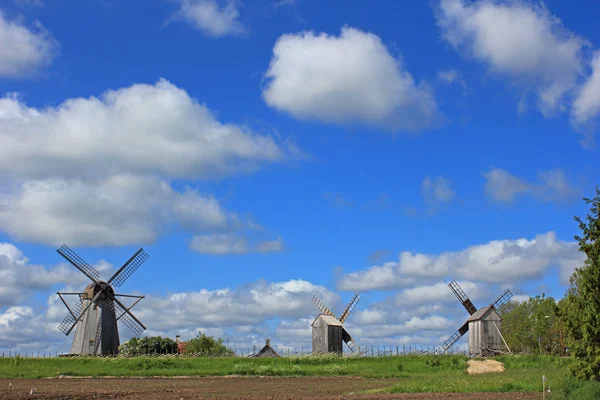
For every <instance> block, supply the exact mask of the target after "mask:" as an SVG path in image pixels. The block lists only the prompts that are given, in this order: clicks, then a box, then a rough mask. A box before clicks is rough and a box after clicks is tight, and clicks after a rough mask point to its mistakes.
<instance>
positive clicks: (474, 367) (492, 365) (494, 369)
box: [467, 360, 504, 375]
mask: <svg viewBox="0 0 600 400" xmlns="http://www.w3.org/2000/svg"><path fill="white" fill-rule="evenodd" d="M467 364H468V365H469V367H468V368H467V373H468V374H469V375H474V374H491V373H499V372H504V364H503V363H501V362H500V361H496V360H469V361H467Z"/></svg>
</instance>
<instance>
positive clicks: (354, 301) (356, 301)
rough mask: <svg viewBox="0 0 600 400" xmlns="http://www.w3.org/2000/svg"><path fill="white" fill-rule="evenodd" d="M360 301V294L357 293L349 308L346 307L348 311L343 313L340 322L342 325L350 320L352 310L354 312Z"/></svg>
mask: <svg viewBox="0 0 600 400" xmlns="http://www.w3.org/2000/svg"><path fill="white" fill-rule="evenodd" d="M359 300H360V296H359V295H358V293H355V294H354V297H353V298H352V300H350V304H348V307H346V309H345V310H344V312H343V313H342V316H341V317H340V322H341V323H342V324H343V323H344V322H345V321H346V320H347V319H348V317H349V316H350V314H351V313H352V310H354V307H356V305H357V304H358V301H359Z"/></svg>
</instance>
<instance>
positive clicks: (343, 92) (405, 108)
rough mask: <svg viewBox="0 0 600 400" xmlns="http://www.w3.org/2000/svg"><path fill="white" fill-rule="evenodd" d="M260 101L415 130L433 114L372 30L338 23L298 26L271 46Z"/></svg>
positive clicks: (338, 120) (317, 115) (296, 112)
mask: <svg viewBox="0 0 600 400" xmlns="http://www.w3.org/2000/svg"><path fill="white" fill-rule="evenodd" d="M266 79H267V81H266V86H265V88H264V90H263V98H264V100H265V102H266V103H267V104H268V105H270V106H272V107H274V108H276V109H278V110H282V111H286V112H288V113H290V114H291V115H293V116H294V117H296V118H298V119H307V120H320V121H323V122H326V123H332V124H340V125H348V124H351V123H361V124H366V125H370V126H374V127H379V128H382V129H385V130H388V131H392V132H397V131H408V132H417V131H421V130H424V129H427V128H431V127H433V126H435V125H436V124H437V123H438V122H439V120H440V115H439V112H438V108H437V104H436V101H435V99H434V97H433V94H432V93H431V91H430V90H429V89H428V88H427V87H426V86H425V85H423V84H421V85H417V84H416V83H415V81H414V79H413V77H412V76H411V74H410V73H409V72H408V71H407V70H406V69H405V68H404V66H403V63H402V61H401V60H400V59H399V58H394V57H393V56H392V55H391V54H390V52H389V51H388V49H387V48H386V46H385V45H384V44H383V42H382V41H381V39H380V38H379V37H377V36H376V35H374V34H371V33H367V32H363V31H360V30H358V29H354V28H351V27H343V28H342V30H341V34H340V36H334V35H327V34H325V33H321V34H315V33H314V32H302V33H299V34H286V35H283V36H281V37H280V38H279V39H278V40H277V42H276V43H275V47H274V48H273V58H272V60H271V64H270V66H269V69H268V70H267V72H266Z"/></svg>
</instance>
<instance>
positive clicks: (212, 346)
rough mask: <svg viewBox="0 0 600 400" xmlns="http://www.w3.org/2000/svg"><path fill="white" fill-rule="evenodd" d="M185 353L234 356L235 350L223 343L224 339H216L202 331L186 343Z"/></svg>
mask: <svg viewBox="0 0 600 400" xmlns="http://www.w3.org/2000/svg"><path fill="white" fill-rule="evenodd" d="M184 353H186V354H206V355H210V356H233V355H234V354H233V350H231V349H228V348H227V346H225V345H224V344H223V339H221V338H219V339H215V338H214V337H212V336H208V335H206V334H204V333H202V332H198V336H196V337H195V338H193V339H190V340H188V341H187V342H186V343H185V347H184Z"/></svg>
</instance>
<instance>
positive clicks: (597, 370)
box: [561, 187, 600, 380]
mask: <svg viewBox="0 0 600 400" xmlns="http://www.w3.org/2000/svg"><path fill="white" fill-rule="evenodd" d="M583 200H584V201H585V202H586V203H587V204H590V212H589V214H588V215H587V217H586V220H585V221H583V220H582V219H581V218H579V217H575V221H577V222H578V223H579V228H580V229H581V231H582V235H581V236H575V240H577V241H578V242H579V250H580V251H582V252H584V253H585V254H586V256H587V259H586V261H585V262H584V265H583V266H582V267H581V268H577V269H576V270H575V272H574V273H573V275H572V276H571V285H570V287H569V289H568V290H567V294H566V296H565V300H564V304H562V307H561V309H562V310H563V313H562V317H563V319H564V322H565V328H566V331H567V342H568V345H569V349H570V352H571V355H572V356H573V357H574V358H575V359H576V360H577V361H576V362H575V363H573V364H572V365H571V372H572V373H573V375H574V376H575V377H577V378H581V379H590V380H600V240H599V239H600V219H599V217H600V215H599V214H600V188H599V187H596V197H594V198H593V199H589V198H584V199H583Z"/></svg>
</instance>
